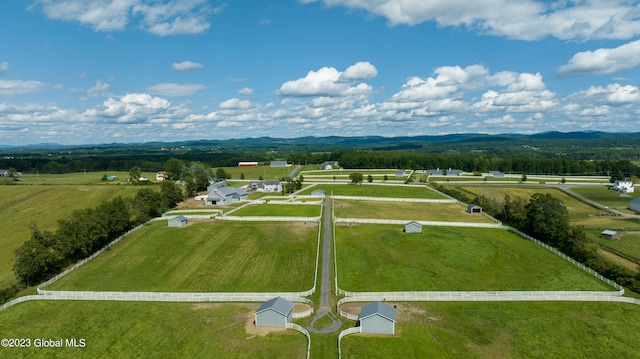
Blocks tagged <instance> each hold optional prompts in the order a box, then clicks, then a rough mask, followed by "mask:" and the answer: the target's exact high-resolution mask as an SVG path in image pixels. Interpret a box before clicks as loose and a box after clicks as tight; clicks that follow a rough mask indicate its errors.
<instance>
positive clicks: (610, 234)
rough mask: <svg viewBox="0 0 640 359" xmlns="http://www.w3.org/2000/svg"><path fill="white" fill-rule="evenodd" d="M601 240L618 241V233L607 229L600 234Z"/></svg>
mask: <svg viewBox="0 0 640 359" xmlns="http://www.w3.org/2000/svg"><path fill="white" fill-rule="evenodd" d="M600 238H604V239H611V240H615V239H618V232H616V231H612V230H609V229H606V230H604V231H602V232H601V233H600Z"/></svg>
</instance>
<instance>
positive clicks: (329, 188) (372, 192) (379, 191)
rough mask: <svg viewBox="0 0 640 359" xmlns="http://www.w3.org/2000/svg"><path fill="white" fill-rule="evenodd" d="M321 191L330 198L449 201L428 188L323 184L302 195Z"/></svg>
mask: <svg viewBox="0 0 640 359" xmlns="http://www.w3.org/2000/svg"><path fill="white" fill-rule="evenodd" d="M317 189H321V190H324V191H325V193H326V195H327V196H329V195H331V194H332V193H333V195H336V196H365V197H390V198H426V199H447V197H445V196H443V195H442V194H440V193H438V192H436V191H434V190H432V189H430V188H428V187H427V186H411V187H407V186H377V185H368V184H361V185H351V184H321V185H316V186H313V187H309V188H307V189H306V190H304V191H302V192H301V193H300V194H301V195H310V194H311V192H313V191H315V190H317Z"/></svg>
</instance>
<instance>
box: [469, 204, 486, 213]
mask: <svg viewBox="0 0 640 359" xmlns="http://www.w3.org/2000/svg"><path fill="white" fill-rule="evenodd" d="M467 213H482V207H480V206H478V205H477V204H470V205H468V206H467Z"/></svg>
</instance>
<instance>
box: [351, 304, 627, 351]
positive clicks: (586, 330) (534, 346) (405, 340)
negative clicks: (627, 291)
mask: <svg viewBox="0 0 640 359" xmlns="http://www.w3.org/2000/svg"><path fill="white" fill-rule="evenodd" d="M397 318H398V323H397V324H396V335H393V336H384V335H364V334H358V335H349V336H347V337H345V338H344V339H343V340H342V342H341V348H342V358H344V359H352V358H372V359H373V358H480V359H482V358H486V359H493V358H523V359H524V358H527V359H528V358H539V359H550V358H563V359H564V358H638V357H640V354H639V353H638V336H637V333H638V332H639V331H640V306H637V305H633V304H626V303H606V302H598V303H596V302H588V303H584V302H510V303H505V302H493V303H484V302H477V303H461V302H458V303H453V302H450V303H435V302H432V303H398V309H397Z"/></svg>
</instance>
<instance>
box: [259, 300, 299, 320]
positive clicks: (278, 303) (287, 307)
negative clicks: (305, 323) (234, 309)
mask: <svg viewBox="0 0 640 359" xmlns="http://www.w3.org/2000/svg"><path fill="white" fill-rule="evenodd" d="M265 310H274V311H276V312H278V313H280V314H282V315H285V316H286V315H289V313H291V311H292V310H293V303H291V302H290V301H288V300H286V299H284V298H282V297H276V298H273V299H269V300H268V301H266V302H264V303H262V305H261V306H260V308H258V310H256V313H261V312H264V311H265Z"/></svg>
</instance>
